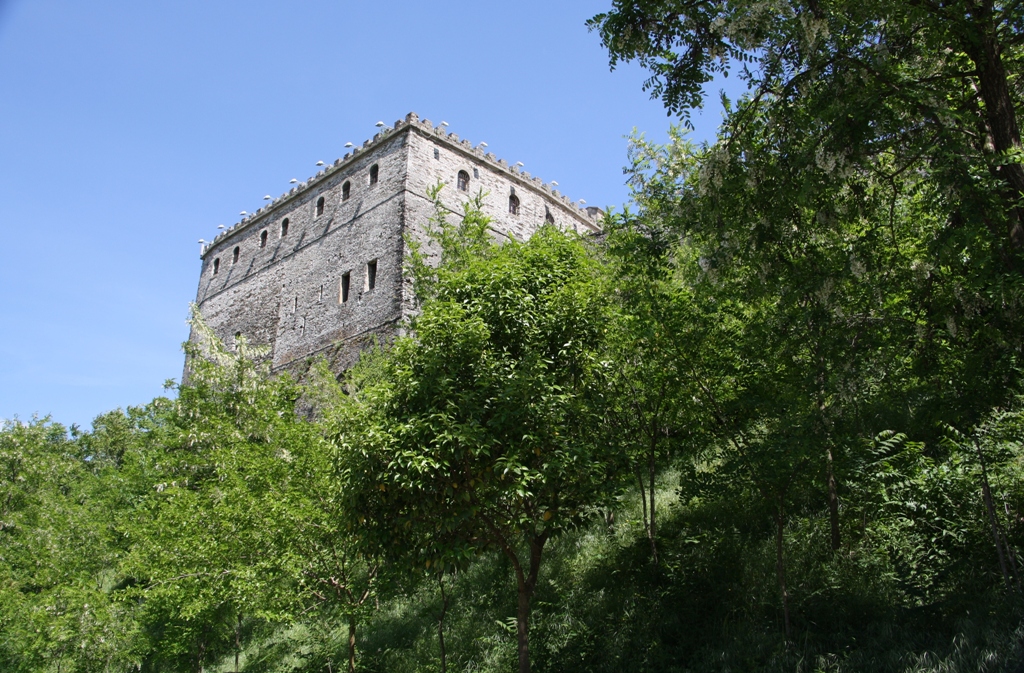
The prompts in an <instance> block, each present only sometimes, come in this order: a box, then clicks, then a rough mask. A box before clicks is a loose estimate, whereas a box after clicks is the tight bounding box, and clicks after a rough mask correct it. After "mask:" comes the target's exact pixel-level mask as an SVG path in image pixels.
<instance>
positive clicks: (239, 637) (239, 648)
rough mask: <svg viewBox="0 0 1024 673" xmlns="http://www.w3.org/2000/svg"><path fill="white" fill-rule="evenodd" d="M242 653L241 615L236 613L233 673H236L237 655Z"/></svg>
mask: <svg viewBox="0 0 1024 673" xmlns="http://www.w3.org/2000/svg"><path fill="white" fill-rule="evenodd" d="M241 652H242V613H241V612H239V613H238V623H237V624H236V625H235V673H238V655H239V654H241Z"/></svg>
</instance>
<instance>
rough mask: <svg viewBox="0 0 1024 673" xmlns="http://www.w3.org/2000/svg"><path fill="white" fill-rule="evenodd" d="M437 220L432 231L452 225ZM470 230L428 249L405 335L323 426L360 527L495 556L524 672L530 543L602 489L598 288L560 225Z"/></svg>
mask: <svg viewBox="0 0 1024 673" xmlns="http://www.w3.org/2000/svg"><path fill="white" fill-rule="evenodd" d="M467 212H469V214H470V215H472V217H470V218H466V219H467V220H469V221H470V222H471V223H472V225H471V226H473V227H478V228H479V230H480V231H486V230H485V229H483V228H482V227H481V226H480V223H481V222H483V226H484V227H485V226H486V221H485V220H483V219H482V218H480V217H479V215H478V214H477V213H475V211H472V210H471V211H467ZM439 224H440V223H439ZM442 226H443V225H442ZM453 229H454V228H453ZM446 231H447V233H448V234H452V236H449V237H448V238H445V239H442V240H456V239H457V238H458V236H455V235H454V234H455V233H457V232H453V231H451V230H446ZM469 238H470V239H471V240H472V241H475V243H474V245H475V246H476V247H475V250H474V251H473V252H472V253H470V254H449V253H450V251H449V249H447V248H443V249H442V250H441V253H442V263H441V265H440V267H439V268H438V269H437V271H436V273H435V274H434V275H433V277H432V282H431V283H430V288H431V289H430V294H429V295H428V298H426V299H425V301H424V302H423V305H422V313H421V314H420V315H419V316H418V317H417V318H416V319H415V321H414V323H413V325H412V326H413V329H414V336H410V337H406V338H402V339H399V340H398V341H396V343H395V344H394V345H393V347H392V348H391V349H390V350H389V351H388V352H387V353H386V356H385V357H384V358H383V361H382V363H381V364H382V369H381V371H380V372H379V373H378V374H377V375H376V376H375V377H374V379H373V380H371V381H367V382H366V384H365V385H364V386H363V387H362V388H361V389H359V390H358V391H355V392H354V393H353V394H354V395H355V397H356V398H357V400H358V404H356V405H353V407H352V408H353V413H355V414H356V415H355V416H354V417H352V418H350V419H349V420H348V421H347V422H345V423H344V424H341V425H339V427H338V430H337V433H336V441H337V442H338V444H339V446H340V447H341V450H342V454H341V456H342V457H341V459H340V461H339V465H340V466H341V469H342V482H343V486H342V489H343V492H345V493H347V494H348V495H349V497H350V498H351V499H352V505H351V507H352V511H353V512H357V513H358V516H359V526H360V530H361V531H362V533H361V534H362V535H364V536H366V537H367V538H368V539H371V540H373V541H374V542H376V544H377V545H379V546H380V547H381V548H384V547H388V546H390V547H391V548H392V549H397V550H400V552H401V553H402V554H405V555H408V556H411V557H412V558H415V559H417V560H419V561H420V562H421V563H422V564H423V567H425V568H433V569H435V570H436V569H438V568H440V569H441V570H445V569H451V568H455V567H458V566H460V565H461V564H464V563H465V562H466V561H467V560H468V559H470V558H472V557H473V556H475V555H476V554H479V553H480V552H482V551H484V550H488V549H497V550H499V551H500V552H501V553H502V554H504V555H505V556H506V557H507V558H508V560H509V562H510V563H511V565H512V567H513V570H514V573H515V578H516V586H517V599H518V600H517V605H518V607H517V613H516V623H517V634H518V654H519V670H520V671H522V672H523V673H526V672H527V671H529V670H530V651H529V620H530V611H531V599H532V597H533V593H534V590H535V588H536V586H537V580H538V576H539V573H540V569H541V561H542V558H543V551H544V547H545V545H546V544H547V542H548V541H549V540H550V539H552V538H553V537H555V536H557V535H558V534H560V533H561V532H563V531H565V530H568V529H571V528H574V527H576V526H578V525H580V524H581V523H582V522H583V521H585V520H586V519H587V518H588V516H589V515H590V514H592V513H593V512H594V511H595V508H597V507H599V506H600V505H602V503H604V502H605V501H606V499H607V498H608V496H609V495H610V493H611V490H612V489H611V482H612V476H613V473H614V468H615V465H616V461H617V460H618V459H619V456H617V455H616V454H615V452H614V451H613V450H611V449H610V448H609V447H607V446H605V445H603V444H602V443H601V442H600V441H598V438H596V437H595V436H594V432H593V428H594V426H595V424H596V423H595V422H596V420H597V419H598V418H599V411H598V409H599V403H600V400H599V399H598V398H599V396H600V392H601V386H600V385H598V382H599V380H600V377H601V376H602V370H601V363H600V362H599V360H598V358H597V354H598V353H600V349H601V341H602V339H603V332H602V328H603V325H604V323H605V319H606V316H607V302H606V300H605V292H604V291H603V287H602V286H601V284H600V281H599V277H600V273H599V268H598V266H597V265H596V263H595V261H594V260H593V259H592V258H591V256H589V255H588V253H587V251H586V249H585V247H584V245H583V243H582V241H580V240H579V239H578V238H576V237H575V236H573V235H568V234H564V233H561V232H559V231H557V230H555V229H554V228H553V227H545V228H542V229H540V230H539V231H537V232H536V233H535V234H534V235H533V237H532V238H531V239H530V240H529V241H527V242H525V243H519V242H516V241H509V242H507V243H505V244H504V245H501V246H498V245H496V244H493V243H489V244H486V245H483V244H482V242H481V238H480V237H479V236H470V237H469ZM426 268H427V267H425V266H424V267H421V269H422V270H424V272H425V270H426ZM421 287H422V285H421Z"/></svg>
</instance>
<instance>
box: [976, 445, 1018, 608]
mask: <svg viewBox="0 0 1024 673" xmlns="http://www.w3.org/2000/svg"><path fill="white" fill-rule="evenodd" d="M974 450H975V451H976V452H977V454H978V462H979V463H980V464H981V499H982V500H983V501H984V502H985V511H986V512H987V513H988V522H989V526H990V527H991V529H992V541H993V542H995V545H996V556H998V557H999V570H1000V572H1002V574H1003V583H1004V584H1006V589H1007V590H1010V589H1011V588H1012V586H1011V583H1010V571H1009V569H1008V568H1007V567H1006V558H1005V557H1004V556H1003V540H1002V536H1001V535H1000V534H999V520H998V519H997V518H996V508H995V504H994V503H993V502H992V490H991V489H990V488H989V484H988V470H987V469H986V467H985V455H984V454H983V453H982V452H981V445H980V444H978V440H974Z"/></svg>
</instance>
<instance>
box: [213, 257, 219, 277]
mask: <svg viewBox="0 0 1024 673" xmlns="http://www.w3.org/2000/svg"><path fill="white" fill-rule="evenodd" d="M218 271H220V257H217V258H215V259H214V260H213V275H214V276H216V275H217V272H218Z"/></svg>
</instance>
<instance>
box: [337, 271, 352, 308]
mask: <svg viewBox="0 0 1024 673" xmlns="http://www.w3.org/2000/svg"><path fill="white" fill-rule="evenodd" d="M351 277H352V276H351V275H350V274H349V273H348V272H347V271H346V272H345V273H343V274H341V294H340V295H339V297H338V303H340V304H344V303H345V302H347V301H348V285H349V280H350V279H351Z"/></svg>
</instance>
